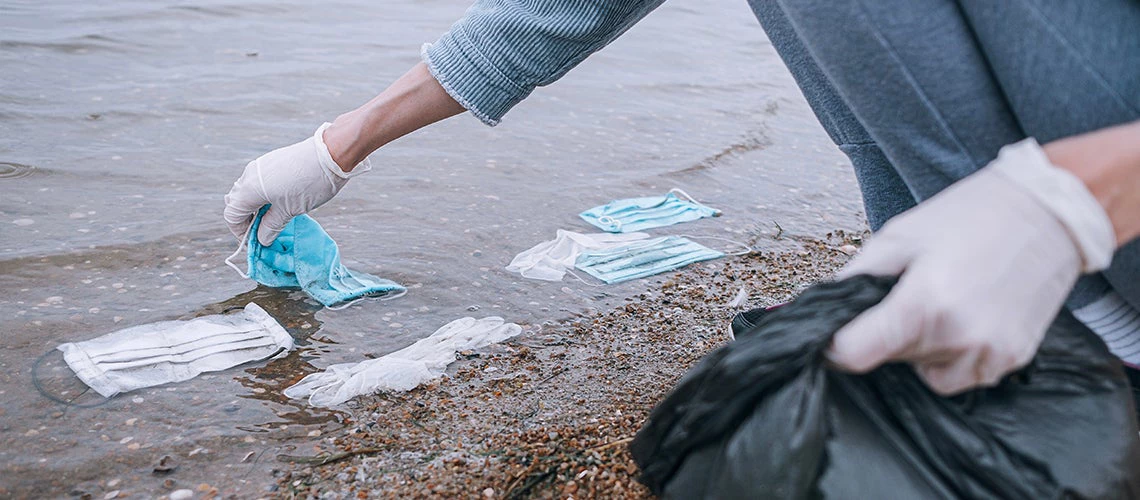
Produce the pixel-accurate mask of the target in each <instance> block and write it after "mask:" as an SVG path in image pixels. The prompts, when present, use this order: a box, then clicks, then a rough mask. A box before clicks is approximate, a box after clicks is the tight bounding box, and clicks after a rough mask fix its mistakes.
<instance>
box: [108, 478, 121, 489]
mask: <svg viewBox="0 0 1140 500" xmlns="http://www.w3.org/2000/svg"><path fill="white" fill-rule="evenodd" d="M121 482H122V480H121V479H117V478H116V479H112V480H110V481H107V487H108V488H114V487H116V486H118V485H119V483H121Z"/></svg>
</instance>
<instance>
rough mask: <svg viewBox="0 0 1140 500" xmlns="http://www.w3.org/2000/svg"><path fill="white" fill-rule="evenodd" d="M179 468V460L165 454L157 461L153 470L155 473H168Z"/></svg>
mask: <svg viewBox="0 0 1140 500" xmlns="http://www.w3.org/2000/svg"><path fill="white" fill-rule="evenodd" d="M177 468H178V461H176V460H175V459H174V457H172V456H170V455H163V456H162V457H160V458H159V459H158V462H155V464H154V469H153V471H154V473H155V474H166V473H169V472H171V471H173V470H174V469H177Z"/></svg>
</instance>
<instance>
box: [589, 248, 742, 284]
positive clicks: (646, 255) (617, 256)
mask: <svg viewBox="0 0 1140 500" xmlns="http://www.w3.org/2000/svg"><path fill="white" fill-rule="evenodd" d="M724 255H725V254H724V253H722V252H719V251H716V250H713V249H711V248H708V247H706V246H704V245H701V244H700V243H697V242H695V241H692V240H690V239H688V238H684V237H681V236H666V237H664V238H654V239H652V240H644V241H638V242H634V243H631V244H628V245H624V246H620V247H613V248H606V249H602V250H592V251H586V252H583V253H582V255H580V256H578V261H577V262H576V263H575V267H577V268H578V269H581V270H583V271H585V272H586V273H588V274H589V275H591V276H593V277H595V278H598V279H600V280H602V281H605V282H606V283H611V284H612V283H621V282H623V281H628V280H632V279H637V278H644V277H646V276H652V275H654V274H658V273H663V272H665V271H671V270H673V269H677V268H681V267H684V266H687V265H689V264H692V263H694V262H700V261H702V260H710V259H717V258H720V257H724Z"/></svg>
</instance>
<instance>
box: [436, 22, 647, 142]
mask: <svg viewBox="0 0 1140 500" xmlns="http://www.w3.org/2000/svg"><path fill="white" fill-rule="evenodd" d="M663 2H664V0H561V1H560V0H476V2H475V4H474V5H473V6H471V8H470V9H468V10H467V14H466V15H465V16H464V17H463V19H460V20H459V21H457V22H456V23H455V24H454V25H452V26H451V29H450V30H449V31H448V32H447V33H444V34H443V36H441V37H440V38H439V40H438V41H436V42H435V43H433V44H427V45H424V48H423V60H424V62H425V63H427V66H428V68H429V69H430V70H431V73H432V75H433V76H434V77H435V79H436V80H438V81H439V83H440V85H442V86H443V88H444V89H445V90H447V93H448V94H450V95H451V97H452V98H454V99H455V100H456V101H457V102H459V104H461V105H462V106H463V107H465V108H467V109H468V110H469V111H471V113H472V114H474V115H475V116H476V117H478V118H479V119H480V120H482V121H483V123H486V124H487V125H496V124H498V123H499V121H500V120H501V119H502V117H503V115H504V114H506V112H507V111H508V110H510V109H511V108H512V107H513V106H514V105H515V104H518V103H519V102H520V101H522V100H523V99H525V98H526V97H527V96H528V95H530V93H531V92H532V91H533V90H534V89H535V88H536V87H540V86H543V85H547V84H550V83H553V82H554V81H555V80H557V79H559V78H561V77H562V75H564V74H566V72H568V71H570V69H571V68H573V67H574V66H576V65H577V64H578V63H580V62H582V60H584V59H585V58H586V57H587V56H589V55H590V54H592V53H594V52H596V51H598V50H599V49H601V48H602V47H604V46H606V44H608V43H610V42H611V41H613V40H614V39H615V38H617V37H618V36H619V35H621V34H622V33H624V32H625V31H626V30H627V29H629V28H630V27H631V26H633V24H634V23H636V22H637V21H639V20H641V19H642V18H643V17H645V16H646V15H647V14H649V12H651V11H652V10H653V9H655V8H656V7H657V6H658V5H661V4H662V3H663Z"/></svg>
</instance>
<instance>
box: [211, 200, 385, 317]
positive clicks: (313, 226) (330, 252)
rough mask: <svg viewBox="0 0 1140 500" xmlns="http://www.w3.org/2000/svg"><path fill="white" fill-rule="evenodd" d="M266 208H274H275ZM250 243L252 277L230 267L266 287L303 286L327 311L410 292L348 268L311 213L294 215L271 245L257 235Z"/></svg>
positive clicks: (337, 249) (256, 221) (259, 221)
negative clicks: (371, 297) (363, 299)
mask: <svg viewBox="0 0 1140 500" xmlns="http://www.w3.org/2000/svg"><path fill="white" fill-rule="evenodd" d="M267 208H268V210H269V211H272V210H273V208H272V207H267ZM265 213H266V209H264V208H263V209H262V210H261V212H260V213H258V215H257V217H256V218H255V219H254V221H253V228H254V231H250V233H254V232H256V229H257V227H258V225H259V224H261V223H263V221H262V215H263V214H265ZM247 245H248V252H247V253H248V255H247V257H246V260H247V263H248V266H249V268H248V269H249V271H248V273H242V272H241V269H238V268H237V266H236V265H234V264H233V263H231V262H230V261H229V259H227V260H226V264H228V265H229V266H230V267H232V268H234V269H235V270H237V271H238V273H241V274H242V276H245V277H247V278H251V279H253V280H255V281H257V282H258V283H261V284H262V285H265V286H271V287H300V288H301V289H302V290H304V291H305V293H307V294H309V296H310V297H312V298H314V299H316V300H317V301H318V302H320V303H321V304H324V305H325V307H332V306H333V305H334V304H339V303H342V302H348V301H351V300H355V299H359V298H361V297H364V296H368V295H377V294H390V293H395V294H402V293H404V292H406V291H407V290H406V289H405V288H404V287H402V286H400V285H398V284H397V283H396V282H394V281H391V280H386V279H383V278H377V277H376V276H373V275H371V274H367V273H358V272H353V271H350V270H349V269H348V268H347V267H344V265H343V264H341V262H340V249H339V248H338V247H337V245H336V242H335V241H333V239H332V237H330V236H329V235H328V233H326V232H325V230H324V228H322V227H321V225H320V224H318V223H317V221H315V220H313V218H312V217H309V216H308V215H298V216H297V217H294V218H293V220H291V221H289V223H288V224H286V225H285V228H284V229H282V230H281V234H280V236H278V237H277V239H276V240H274V241H273V243H272V244H270V245H265V246H263V245H261V243H260V242H259V241H258V239H257V238H256V237H255V236H254V235H253V234H250V235H249V242H248V244H247ZM238 252H241V248H238ZM236 255H237V253H235V254H234V255H233V256H231V258H232V257H234V256H236ZM397 296H398V295H397ZM344 307H347V305H346V306H344Z"/></svg>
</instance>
